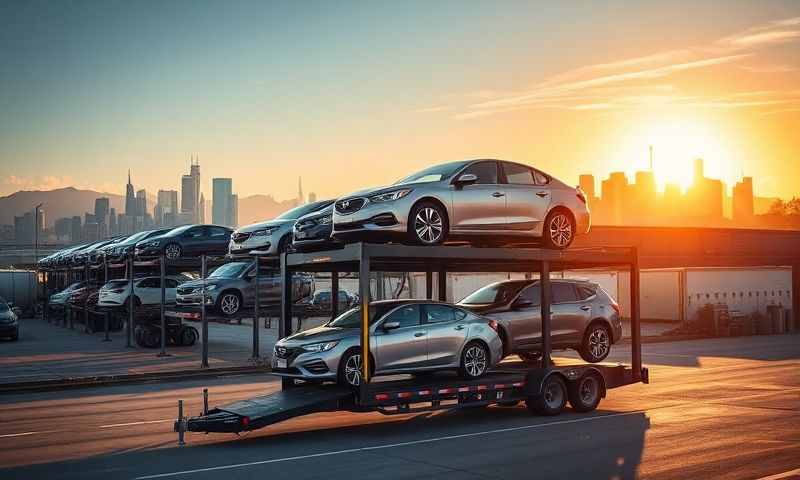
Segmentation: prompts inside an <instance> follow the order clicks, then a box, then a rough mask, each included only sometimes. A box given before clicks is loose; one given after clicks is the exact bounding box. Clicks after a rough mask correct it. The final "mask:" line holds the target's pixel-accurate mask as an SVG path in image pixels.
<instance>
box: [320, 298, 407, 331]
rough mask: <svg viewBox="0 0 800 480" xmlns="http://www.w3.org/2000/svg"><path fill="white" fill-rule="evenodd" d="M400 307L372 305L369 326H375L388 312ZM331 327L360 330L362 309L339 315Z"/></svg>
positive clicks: (332, 321) (390, 304)
mask: <svg viewBox="0 0 800 480" xmlns="http://www.w3.org/2000/svg"><path fill="white" fill-rule="evenodd" d="M396 306H398V304H396V303H381V304H378V305H371V306H370V307H369V324H370V325H373V324H374V323H375V322H377V321H378V320H380V319H381V318H383V316H384V315H386V312H388V311H389V310H391V309H393V308H394V307H396ZM328 326H330V327H339V328H358V327H360V326H361V307H356V308H351V309H350V310H348V311H346V312H344V313H343V314H341V315H339V316H338V317H336V318H335V319H333V320H331V322H330V323H328Z"/></svg>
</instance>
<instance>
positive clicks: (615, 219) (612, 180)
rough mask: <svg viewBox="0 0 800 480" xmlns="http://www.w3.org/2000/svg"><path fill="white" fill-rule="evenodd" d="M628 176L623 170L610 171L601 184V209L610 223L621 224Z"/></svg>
mask: <svg viewBox="0 0 800 480" xmlns="http://www.w3.org/2000/svg"><path fill="white" fill-rule="evenodd" d="M627 191H628V178H627V177H626V176H625V173H623V172H611V174H610V175H609V176H608V179H607V180H603V182H602V184H601V192H602V195H603V209H604V212H605V213H606V215H607V218H608V219H609V221H610V224H611V225H621V224H622V220H623V212H624V207H625V194H626V193H627Z"/></svg>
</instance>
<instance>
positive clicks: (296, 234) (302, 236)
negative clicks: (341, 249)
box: [292, 204, 341, 252]
mask: <svg viewBox="0 0 800 480" xmlns="http://www.w3.org/2000/svg"><path fill="white" fill-rule="evenodd" d="M332 233H333V204H331V205H329V206H327V207H325V208H324V209H322V210H319V211H316V212H311V213H309V214H307V215H304V216H302V217H300V218H298V219H297V221H296V222H295V224H294V228H293V229H292V247H293V248H294V249H295V250H297V251H301V252H304V251H310V250H315V249H324V248H335V247H337V246H340V245H341V243H340V242H337V241H336V240H334V239H333V237H331V234H332Z"/></svg>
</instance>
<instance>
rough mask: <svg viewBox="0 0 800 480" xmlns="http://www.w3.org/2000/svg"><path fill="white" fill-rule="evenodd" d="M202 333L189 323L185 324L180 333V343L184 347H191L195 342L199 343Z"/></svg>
mask: <svg viewBox="0 0 800 480" xmlns="http://www.w3.org/2000/svg"><path fill="white" fill-rule="evenodd" d="M199 337H200V335H199V334H198V332H197V329H196V328H194V327H191V326H189V325H184V326H183V327H182V328H181V331H180V334H178V345H181V346H184V347H191V346H192V345H194V344H195V343H197V339H198V338H199Z"/></svg>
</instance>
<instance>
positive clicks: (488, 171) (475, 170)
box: [461, 162, 497, 185]
mask: <svg viewBox="0 0 800 480" xmlns="http://www.w3.org/2000/svg"><path fill="white" fill-rule="evenodd" d="M465 173H471V174H473V175H475V176H476V177H478V180H477V181H476V182H475V183H476V184H484V185H491V184H496V183H497V162H478V163H473V164H472V165H470V166H469V167H467V168H466V169H465V170H464V171H463V172H462V173H461V174H462V175H464V174H465Z"/></svg>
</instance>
